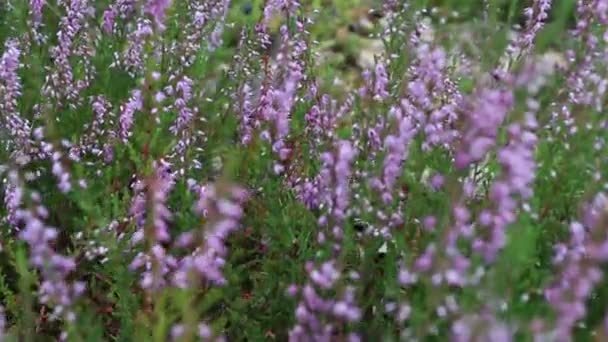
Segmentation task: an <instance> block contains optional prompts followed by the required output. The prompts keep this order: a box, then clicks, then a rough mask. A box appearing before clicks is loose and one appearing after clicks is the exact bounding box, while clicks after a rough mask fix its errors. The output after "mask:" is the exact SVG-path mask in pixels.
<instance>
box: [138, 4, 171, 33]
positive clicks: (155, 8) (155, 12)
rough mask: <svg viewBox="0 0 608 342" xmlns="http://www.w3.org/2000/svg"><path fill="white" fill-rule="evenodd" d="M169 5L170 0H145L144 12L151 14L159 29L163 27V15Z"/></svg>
mask: <svg viewBox="0 0 608 342" xmlns="http://www.w3.org/2000/svg"><path fill="white" fill-rule="evenodd" d="M169 6H171V0H147V1H146V4H145V5H144V8H145V11H146V13H148V14H150V15H151V16H152V18H153V19H154V23H155V24H156V26H157V27H158V28H159V29H160V30H164V28H165V16H166V11H167V8H168V7H169Z"/></svg>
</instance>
